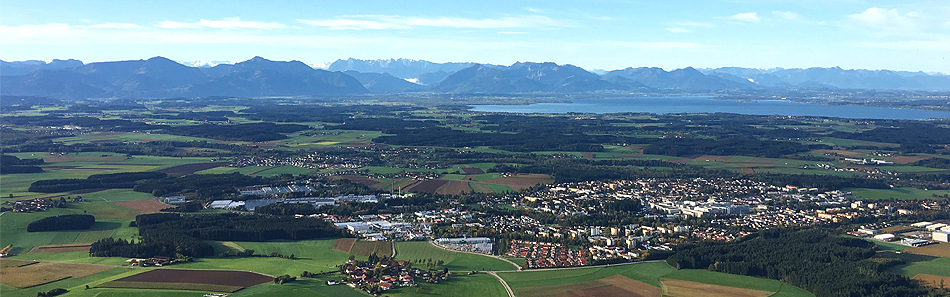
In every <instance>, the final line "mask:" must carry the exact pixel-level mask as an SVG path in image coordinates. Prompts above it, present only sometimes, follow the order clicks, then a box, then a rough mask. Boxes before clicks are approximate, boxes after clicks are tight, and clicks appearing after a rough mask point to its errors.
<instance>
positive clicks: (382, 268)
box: [327, 257, 449, 294]
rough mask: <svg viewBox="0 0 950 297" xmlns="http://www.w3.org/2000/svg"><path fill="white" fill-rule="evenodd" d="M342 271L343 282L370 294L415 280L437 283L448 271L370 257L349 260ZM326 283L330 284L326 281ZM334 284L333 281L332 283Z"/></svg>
mask: <svg viewBox="0 0 950 297" xmlns="http://www.w3.org/2000/svg"><path fill="white" fill-rule="evenodd" d="M340 269H341V270H342V272H343V275H344V278H343V283H346V284H347V285H349V286H350V287H354V288H360V289H361V290H364V291H366V292H367V293H370V294H378V293H379V292H381V291H386V290H389V289H392V288H394V287H408V286H413V285H415V284H416V282H417V281H421V282H427V283H435V284H437V283H439V282H441V281H445V280H447V279H448V277H449V272H448V271H446V270H443V271H437V272H434V271H428V270H422V269H418V268H412V264H411V263H410V262H408V261H401V260H399V261H397V260H391V259H386V258H385V257H384V258H383V259H378V258H375V257H370V260H368V261H357V260H353V259H351V260H349V261H347V262H346V263H345V264H343V266H342V267H341V268H340ZM327 284H328V285H332V284H331V283H330V282H327ZM333 284H335V282H334V283H333Z"/></svg>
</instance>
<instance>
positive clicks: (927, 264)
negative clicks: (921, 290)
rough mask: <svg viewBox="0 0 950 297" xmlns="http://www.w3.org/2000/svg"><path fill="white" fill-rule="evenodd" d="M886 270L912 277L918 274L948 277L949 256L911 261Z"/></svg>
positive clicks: (949, 270)
mask: <svg viewBox="0 0 950 297" xmlns="http://www.w3.org/2000/svg"><path fill="white" fill-rule="evenodd" d="M887 271H888V272H891V273H896V274H901V275H904V276H907V277H914V276H915V275H918V274H929V275H937V276H946V277H950V258H936V259H933V260H929V261H916V262H911V263H908V264H903V265H898V266H895V267H892V268H891V269H888V270H887Z"/></svg>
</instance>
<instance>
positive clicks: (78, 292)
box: [0, 268, 195, 297]
mask: <svg viewBox="0 0 950 297" xmlns="http://www.w3.org/2000/svg"><path fill="white" fill-rule="evenodd" d="M145 271H146V270H145V269H135V270H131V269H128V268H115V269H110V270H107V271H103V272H100V273H96V274H93V275H89V276H86V277H78V278H73V277H71V278H67V279H64V280H61V281H56V282H52V283H48V284H44V285H39V286H35V287H30V288H26V289H16V288H12V287H7V286H0V295H2V296H3V297H34V296H36V292H47V291H49V290H52V289H56V288H62V289H67V290H69V291H70V293H69V295H64V296H97V295H96V294H94V293H96V290H97V289H90V290H85V286H86V285H89V286H90V287H94V286H95V285H98V284H101V283H104V282H106V281H110V280H114V279H119V278H122V277H126V276H129V275H133V274H137V273H142V272H145ZM154 294H155V292H152V294H151V295H147V294H142V295H140V296H154ZM105 296H119V295H105ZM188 296H195V295H188Z"/></svg>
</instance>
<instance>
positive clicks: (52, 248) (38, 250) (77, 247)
mask: <svg viewBox="0 0 950 297" xmlns="http://www.w3.org/2000/svg"><path fill="white" fill-rule="evenodd" d="M89 246H90V244H88V243H67V244H50V245H41V246H37V247H34V248H33V249H32V250H30V251H29V252H28V253H29V254H43V253H70V252H87V253H88V252H89Z"/></svg>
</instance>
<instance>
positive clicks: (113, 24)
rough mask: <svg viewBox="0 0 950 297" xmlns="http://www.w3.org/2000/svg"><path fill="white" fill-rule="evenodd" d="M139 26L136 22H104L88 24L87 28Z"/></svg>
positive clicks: (127, 27)
mask: <svg viewBox="0 0 950 297" xmlns="http://www.w3.org/2000/svg"><path fill="white" fill-rule="evenodd" d="M139 27H141V26H139V25H136V24H129V23H105V24H95V25H90V26H89V28H109V29H130V28H139Z"/></svg>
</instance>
